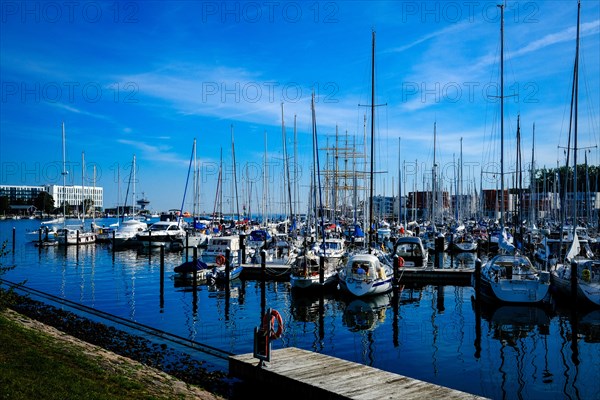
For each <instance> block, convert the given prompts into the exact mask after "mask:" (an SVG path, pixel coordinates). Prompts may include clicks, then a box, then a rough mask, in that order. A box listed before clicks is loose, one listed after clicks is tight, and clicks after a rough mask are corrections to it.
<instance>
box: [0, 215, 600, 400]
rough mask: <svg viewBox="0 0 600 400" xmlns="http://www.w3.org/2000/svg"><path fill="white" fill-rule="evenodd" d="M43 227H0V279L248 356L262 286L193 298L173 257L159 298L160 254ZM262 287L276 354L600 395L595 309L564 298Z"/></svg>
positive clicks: (528, 391)
mask: <svg viewBox="0 0 600 400" xmlns="http://www.w3.org/2000/svg"><path fill="white" fill-rule="evenodd" d="M97 222H98V224H99V225H102V222H103V221H97ZM108 222H109V221H104V223H108ZM38 227H39V221H36V220H6V221H0V241H4V240H8V241H9V245H8V249H11V240H12V231H13V228H15V231H16V246H15V252H14V253H11V254H8V255H6V256H5V257H3V258H2V260H1V263H2V265H5V266H6V265H16V268H15V269H14V270H12V271H9V272H8V273H7V274H5V276H4V278H5V279H7V280H9V281H12V282H21V281H25V280H26V285H27V286H28V287H31V288H34V289H37V290H40V291H44V292H47V293H50V294H53V295H55V296H58V297H60V298H64V299H68V300H71V301H74V302H76V303H79V304H83V305H85V306H88V307H93V308H95V309H98V310H101V311H104V312H107V313H110V314H113V315H116V316H119V317H122V318H126V319H128V320H132V321H135V322H138V323H142V324H145V325H149V326H151V327H153V328H157V329H161V330H165V331H168V332H170V333H173V334H176V335H179V336H182V337H185V338H188V339H191V340H195V341H197V342H201V343H204V344H207V345H210V346H214V347H217V348H219V349H222V350H224V351H227V352H231V353H236V354H241V353H251V352H252V350H253V331H254V327H255V326H257V325H258V324H259V322H260V313H261V284H260V283H259V282H258V281H239V280H238V281H235V282H233V283H232V289H231V296H230V298H227V297H226V296H225V293H224V291H217V290H214V289H210V288H209V287H207V286H200V287H199V289H198V291H197V295H196V296H194V293H193V292H192V291H190V290H189V288H185V287H178V285H176V284H175V281H174V280H173V268H174V267H175V266H176V265H178V264H180V263H181V262H182V258H183V257H184V254H185V253H167V254H166V256H165V285H164V296H163V297H162V298H161V296H160V265H159V261H160V260H159V257H158V253H154V254H153V255H152V257H149V256H148V254H138V252H137V251H121V252H116V253H114V254H113V253H112V252H111V249H110V247H109V246H108V245H102V244H96V245H87V246H82V247H79V248H77V247H68V248H67V249H66V252H65V249H64V248H61V247H50V248H42V249H39V248H37V247H35V246H34V245H33V244H32V243H28V242H27V239H26V237H25V232H27V231H29V230H33V229H37V228H38ZM190 257H191V254H190ZM453 261H454V262H455V263H457V262H462V263H463V264H465V265H469V266H472V265H473V261H474V259H468V258H467V259H465V260H456V259H454V260H453ZM446 265H447V266H448V267H451V265H450V258H449V257H447V259H446ZM265 287H266V292H265V293H266V294H265V296H266V306H267V307H272V308H275V309H277V310H278V311H279V312H280V313H281V314H282V316H283V319H284V323H285V331H284V335H283V336H282V338H281V339H280V340H277V341H275V342H273V348H274V349H277V348H282V347H290V346H294V347H299V348H302V349H306V350H312V351H316V352H319V353H323V354H328V355H332V356H335V357H339V358H343V359H346V360H350V361H355V362H358V363H361V364H366V365H370V366H373V367H376V368H380V369H383V370H386V371H390V372H394V373H398V374H402V375H406V376H409V377H412V378H417V379H421V380H424V381H427V382H432V383H436V384H439V385H444V386H448V387H451V388H455V389H459V390H462V391H466V392H469V393H473V394H477V395H482V396H486V397H489V398H493V399H503V398H508V399H515V398H523V399H565V398H568V399H600V379H598V377H599V376H600V375H599V372H600V310H582V311H579V312H577V313H573V312H572V311H571V310H570V309H569V308H568V307H566V306H563V305H561V304H560V303H559V302H555V303H554V304H553V305H552V307H549V308H548V309H541V308H536V307H499V308H491V307H489V306H486V305H485V304H482V305H481V308H480V309H479V308H477V307H476V305H475V303H474V302H472V300H471V299H472V296H473V295H474V290H473V288H472V287H470V286H449V285H448V286H432V285H429V286H423V287H408V286H407V287H405V288H404V290H402V292H401V293H399V294H398V295H397V296H394V295H392V294H390V295H383V296H378V297H376V298H373V299H369V300H351V299H344V298H342V297H341V296H340V295H339V294H336V293H332V294H327V295H324V296H317V295H299V294H297V293H296V292H292V291H291V290H290V286H289V283H287V282H267V283H266V285H265ZM573 321H576V322H577V323H576V324H573ZM223 368H226V364H225V363H223Z"/></svg>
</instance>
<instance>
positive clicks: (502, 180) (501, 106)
mask: <svg viewBox="0 0 600 400" xmlns="http://www.w3.org/2000/svg"><path fill="white" fill-rule="evenodd" d="M498 7H500V229H501V230H502V231H504V7H505V6H504V4H498Z"/></svg>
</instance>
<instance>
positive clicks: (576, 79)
mask: <svg viewBox="0 0 600 400" xmlns="http://www.w3.org/2000/svg"><path fill="white" fill-rule="evenodd" d="M580 9H581V1H578V2H577V43H576V45H575V76H574V78H573V85H574V93H573V97H574V99H573V100H574V102H575V105H574V115H573V120H574V121H573V238H575V232H576V231H577V120H578V118H577V116H578V113H577V109H578V101H577V98H578V97H579V14H580ZM561 237H562V234H561Z"/></svg>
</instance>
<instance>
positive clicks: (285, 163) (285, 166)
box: [281, 103, 294, 220]
mask: <svg viewBox="0 0 600 400" xmlns="http://www.w3.org/2000/svg"><path fill="white" fill-rule="evenodd" d="M281 137H282V141H283V169H284V173H285V178H284V182H285V181H287V194H288V203H289V205H290V214H289V217H290V219H291V220H293V219H294V211H293V208H292V188H291V185H290V169H289V166H288V159H287V145H286V141H287V140H286V135H285V122H284V119H283V103H281Z"/></svg>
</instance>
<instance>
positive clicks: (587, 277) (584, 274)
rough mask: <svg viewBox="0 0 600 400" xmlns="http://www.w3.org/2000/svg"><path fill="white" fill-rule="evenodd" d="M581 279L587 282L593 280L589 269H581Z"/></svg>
mask: <svg viewBox="0 0 600 400" xmlns="http://www.w3.org/2000/svg"><path fill="white" fill-rule="evenodd" d="M581 279H582V280H583V281H584V282H587V283H590V282H591V281H592V276H591V272H590V270H589V269H587V268H586V269H584V270H583V271H581Z"/></svg>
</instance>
